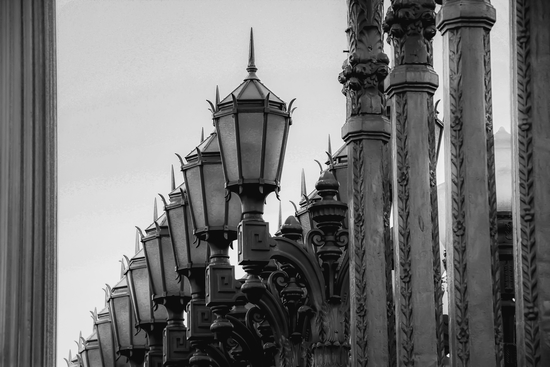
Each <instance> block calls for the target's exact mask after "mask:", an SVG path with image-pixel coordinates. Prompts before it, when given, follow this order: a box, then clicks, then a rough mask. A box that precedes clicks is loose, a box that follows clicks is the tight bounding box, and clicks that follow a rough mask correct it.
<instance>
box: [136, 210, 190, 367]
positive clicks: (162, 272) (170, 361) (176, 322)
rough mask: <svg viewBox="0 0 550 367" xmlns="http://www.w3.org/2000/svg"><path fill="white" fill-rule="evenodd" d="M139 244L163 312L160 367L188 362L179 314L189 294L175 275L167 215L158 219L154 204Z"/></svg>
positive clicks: (174, 261) (156, 299) (184, 332)
mask: <svg viewBox="0 0 550 367" xmlns="http://www.w3.org/2000/svg"><path fill="white" fill-rule="evenodd" d="M140 233H141V232H140ZM141 242H142V243H143V249H144V252H145V259H146V262H147V270H148V272H149V279H150V284H151V291H152V298H153V301H154V302H155V303H156V304H158V305H163V306H164V307H165V308H166V312H167V324H166V328H165V329H164V334H163V352H164V365H165V366H177V365H180V364H182V363H186V361H187V360H188V359H189V346H188V343H187V335H186V332H187V328H186V327H185V324H184V321H183V312H184V310H185V307H186V305H187V302H188V301H189V299H190V298H191V297H190V296H191V294H190V289H189V282H188V281H187V280H186V279H185V278H183V279H180V278H179V277H178V275H177V273H176V272H175V269H176V260H175V257H174V251H173V249H172V240H171V238H170V235H169V233H168V221H167V216H166V214H163V215H161V216H160V217H158V215H157V208H156V201H155V210H154V221H153V224H151V225H150V226H149V227H148V228H147V229H146V230H145V236H143V234H142V238H141Z"/></svg>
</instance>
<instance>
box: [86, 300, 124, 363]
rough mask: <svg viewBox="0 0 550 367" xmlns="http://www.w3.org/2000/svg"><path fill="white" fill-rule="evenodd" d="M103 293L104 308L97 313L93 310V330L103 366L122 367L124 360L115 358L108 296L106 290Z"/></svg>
mask: <svg viewBox="0 0 550 367" xmlns="http://www.w3.org/2000/svg"><path fill="white" fill-rule="evenodd" d="M105 293H106V298H105V308H104V309H103V310H101V311H100V312H99V313H98V312H97V311H96V310H94V330H95V332H96V334H97V340H98V342H99V349H100V350H101V358H102V360H103V366H105V367H111V366H113V367H122V366H125V365H126V363H125V360H124V358H117V354H116V348H115V340H114V336H113V327H112V322H111V315H110V313H109V307H108V301H109V294H107V290H105Z"/></svg>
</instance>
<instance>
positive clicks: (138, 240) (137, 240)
mask: <svg viewBox="0 0 550 367" xmlns="http://www.w3.org/2000/svg"><path fill="white" fill-rule="evenodd" d="M135 243H136V246H135V251H136V254H137V253H138V252H139V244H140V243H141V236H140V234H139V229H138V228H137V227H136V242H135Z"/></svg>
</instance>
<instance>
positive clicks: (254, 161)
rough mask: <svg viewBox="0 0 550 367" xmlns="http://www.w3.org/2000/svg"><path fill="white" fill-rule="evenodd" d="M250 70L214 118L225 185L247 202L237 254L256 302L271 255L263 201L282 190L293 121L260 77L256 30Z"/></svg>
mask: <svg viewBox="0 0 550 367" xmlns="http://www.w3.org/2000/svg"><path fill="white" fill-rule="evenodd" d="M246 70H247V72H248V76H247V77H246V78H245V79H244V82H243V83H242V84H241V85H240V86H238V87H237V88H236V89H235V90H234V91H233V92H231V94H230V95H229V96H227V97H226V98H225V99H223V100H222V101H218V100H216V104H215V106H214V110H213V120H214V125H215V127H216V131H217V136H218V140H219V144H220V152H221V159H222V162H223V172H224V176H225V185H226V188H227V189H228V190H230V191H232V192H234V193H236V194H238V195H239V197H240V199H241V203H242V221H241V223H240V224H239V242H238V243H239V250H238V253H239V264H240V265H242V266H243V268H244V270H245V271H246V272H247V273H248V278H247V279H246V282H245V283H244V284H243V286H242V288H241V290H242V292H243V293H245V294H246V295H247V297H249V300H251V301H252V302H254V301H255V300H257V299H258V298H259V297H260V296H261V294H262V293H263V292H264V291H265V286H264V285H263V284H262V282H261V280H260V278H259V275H260V273H261V271H262V268H263V267H264V266H265V265H266V264H267V263H268V261H269V259H270V251H269V238H270V236H269V227H268V223H266V222H265V221H264V219H263V217H262V214H263V212H264V202H265V199H266V197H267V196H268V195H269V194H270V193H272V192H274V191H275V192H278V191H279V188H280V179H281V171H282V168H283V159H284V154H285V150H286V142H287V137H288V130H289V126H290V124H291V119H290V113H289V112H288V111H287V108H286V104H285V103H284V102H283V101H282V100H281V99H279V98H278V97H277V96H276V95H275V94H273V93H272V92H271V91H270V90H269V89H268V88H267V87H266V86H265V85H263V84H262V83H261V82H260V79H259V78H258V77H257V76H256V71H257V68H256V66H255V56H254V42H253V34H252V30H251V31H250V51H249V60H248V67H247V69H246ZM216 99H217V98H216ZM291 104H292V103H291Z"/></svg>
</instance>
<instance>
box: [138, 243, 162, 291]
mask: <svg viewBox="0 0 550 367" xmlns="http://www.w3.org/2000/svg"><path fill="white" fill-rule="evenodd" d="M143 248H144V250H145V258H146V259H147V268H148V269H149V275H150V276H151V279H150V280H151V288H152V292H153V294H154V295H161V294H162V292H163V290H162V272H163V264H162V261H161V257H160V248H159V239H158V238H153V239H150V240H147V241H143Z"/></svg>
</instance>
